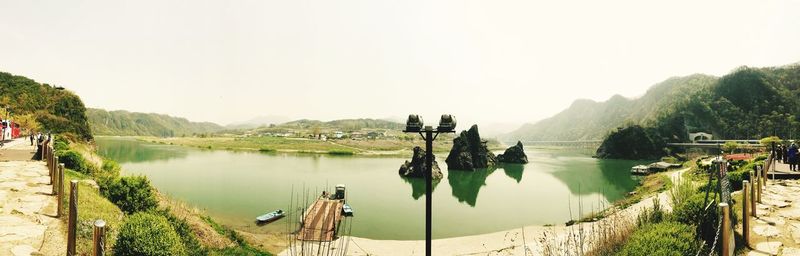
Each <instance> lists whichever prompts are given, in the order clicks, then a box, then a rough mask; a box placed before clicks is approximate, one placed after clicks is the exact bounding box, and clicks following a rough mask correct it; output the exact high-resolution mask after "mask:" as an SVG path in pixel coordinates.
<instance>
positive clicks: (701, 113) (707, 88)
mask: <svg viewBox="0 0 800 256" xmlns="http://www.w3.org/2000/svg"><path fill="white" fill-rule="evenodd" d="M799 86H800V65H798V64H792V65H787V66H782V67H768V68H752V67H740V68H737V69H736V70H734V71H732V72H731V73H729V74H727V75H725V76H723V77H715V76H710V75H703V74H694V75H689V76H684V77H672V78H669V79H667V80H665V81H663V82H660V83H658V84H655V85H653V86H652V87H651V88H650V89H648V91H647V92H646V93H645V94H644V95H643V96H641V97H639V98H633V99H632V98H625V97H622V96H620V95H615V96H613V97H611V98H610V99H608V100H606V101H604V102H595V101H591V100H585V99H582V100H576V101H575V102H573V103H572V105H571V106H570V107H569V108H567V109H565V110H563V111H561V112H560V113H558V114H556V115H554V116H552V117H550V118H547V119H543V120H541V121H538V122H536V123H531V124H525V125H523V126H522V127H520V128H519V129H517V130H515V131H513V132H511V133H508V134H505V135H503V136H501V139H503V140H523V141H573V140H603V139H604V138H606V137H607V136H608V135H609V134H610V133H611V132H614V131H616V130H618V129H619V128H623V127H628V126H632V125H641V126H643V127H656V126H663V122H664V121H665V120H667V119H669V118H677V119H680V120H679V122H680V126H682V127H683V129H685V131H680V132H696V131H705V132H709V133H713V134H716V135H717V138H759V137H760V136H767V135H772V134H780V135H784V136H791V135H792V134H795V135H796V134H798V133H797V130H798V129H797V126H796V125H795V126H792V124H794V123H797V122H798V120H800V119H798V117H797V116H796V113H797V109H798V108H797V107H798V105H800V104H798V103H799V101H798V98H797V95H800V91H798V87H799ZM782 120H785V122H782ZM767 126H769V127H767ZM675 133H676V134H674V136H678V137H682V136H681V135H679V134H677V132H675Z"/></svg>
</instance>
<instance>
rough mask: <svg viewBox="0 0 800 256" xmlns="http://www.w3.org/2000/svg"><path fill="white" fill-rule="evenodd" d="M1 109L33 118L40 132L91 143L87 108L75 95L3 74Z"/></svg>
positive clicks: (1, 76)
mask: <svg viewBox="0 0 800 256" xmlns="http://www.w3.org/2000/svg"><path fill="white" fill-rule="evenodd" d="M0 106H4V107H9V108H10V112H11V114H12V115H14V116H22V115H32V116H33V117H34V118H35V119H36V121H37V122H38V123H39V124H41V130H40V132H52V133H62V134H68V135H69V136H75V137H76V138H80V139H82V140H91V139H92V132H91V130H90V129H89V124H88V122H87V118H86V113H85V111H86V107H85V106H84V105H83V102H82V101H81V99H80V98H79V97H78V96H77V95H75V94H74V93H72V92H70V91H67V90H64V89H63V88H61V87H55V86H51V85H48V84H40V83H37V82H36V81H34V80H32V79H30V78H27V77H24V76H15V75H12V74H9V73H5V72H0Z"/></svg>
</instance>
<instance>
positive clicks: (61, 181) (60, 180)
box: [56, 164, 64, 217]
mask: <svg viewBox="0 0 800 256" xmlns="http://www.w3.org/2000/svg"><path fill="white" fill-rule="evenodd" d="M56 182H57V183H58V203H57V206H58V210H57V211H56V217H61V212H62V211H64V205H63V204H64V164H59V165H58V179H57V180H56Z"/></svg>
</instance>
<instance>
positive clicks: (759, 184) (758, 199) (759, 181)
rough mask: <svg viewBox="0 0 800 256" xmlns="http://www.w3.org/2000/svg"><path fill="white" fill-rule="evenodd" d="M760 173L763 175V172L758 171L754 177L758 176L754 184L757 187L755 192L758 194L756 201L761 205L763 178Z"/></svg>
mask: <svg viewBox="0 0 800 256" xmlns="http://www.w3.org/2000/svg"><path fill="white" fill-rule="evenodd" d="M762 173H765V171H764V170H758V174H757V175H756V176H758V182H757V183H756V184H755V185H756V186H757V188H756V191H757V192H758V193H756V201H758V202H759V203H761V194H762V193H764V186H763V183H764V177H763V176H762V175H761V174H762Z"/></svg>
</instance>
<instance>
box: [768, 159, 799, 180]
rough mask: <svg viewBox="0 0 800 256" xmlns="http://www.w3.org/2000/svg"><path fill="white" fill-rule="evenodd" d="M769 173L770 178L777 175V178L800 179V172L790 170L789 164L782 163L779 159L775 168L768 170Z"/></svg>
mask: <svg viewBox="0 0 800 256" xmlns="http://www.w3.org/2000/svg"><path fill="white" fill-rule="evenodd" d="M767 175H769V177H768V178H769V179H772V178H773V177H775V179H792V180H797V179H800V172H793V171H790V170H789V165H788V164H784V163H780V162H777V161H776V162H775V169H773V170H772V171H770V172H768V173H767Z"/></svg>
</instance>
